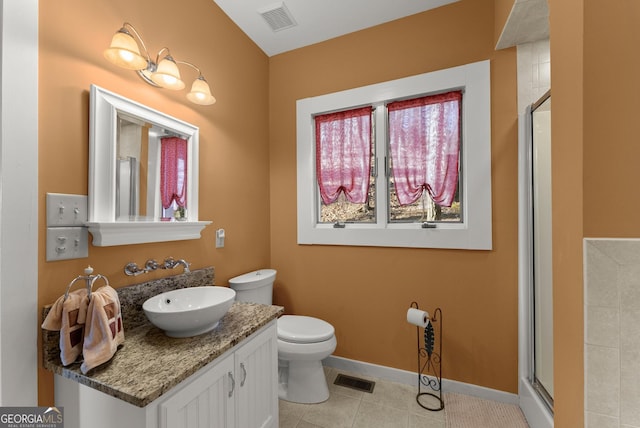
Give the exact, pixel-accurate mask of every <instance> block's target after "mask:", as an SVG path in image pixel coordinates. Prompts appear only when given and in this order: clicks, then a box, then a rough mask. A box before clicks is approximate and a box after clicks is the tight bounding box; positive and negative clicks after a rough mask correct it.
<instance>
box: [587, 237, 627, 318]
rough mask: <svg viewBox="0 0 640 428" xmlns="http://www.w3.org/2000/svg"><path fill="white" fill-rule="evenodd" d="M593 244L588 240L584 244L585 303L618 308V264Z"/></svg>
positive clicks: (593, 242)
mask: <svg viewBox="0 0 640 428" xmlns="http://www.w3.org/2000/svg"><path fill="white" fill-rule="evenodd" d="M600 242H602V241H600ZM595 243H596V241H593V240H588V241H587V244H586V275H585V283H586V295H585V298H584V300H585V303H586V304H587V305H589V306H605V307H610V308H618V307H619V293H618V264H617V263H616V262H615V261H614V260H613V259H612V258H611V257H608V256H607V255H606V254H605V253H604V252H603V251H602V250H601V249H600V248H599V247H598V246H597V245H596V244H595Z"/></svg>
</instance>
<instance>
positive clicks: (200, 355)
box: [43, 271, 284, 407]
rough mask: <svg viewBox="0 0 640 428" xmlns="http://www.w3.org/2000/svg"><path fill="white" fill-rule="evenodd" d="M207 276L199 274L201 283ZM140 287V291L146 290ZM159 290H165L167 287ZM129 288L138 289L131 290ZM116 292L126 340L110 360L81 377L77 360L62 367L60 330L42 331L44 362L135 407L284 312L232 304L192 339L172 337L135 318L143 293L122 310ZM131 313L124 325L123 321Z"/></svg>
mask: <svg viewBox="0 0 640 428" xmlns="http://www.w3.org/2000/svg"><path fill="white" fill-rule="evenodd" d="M196 274H197V272H196ZM182 276H185V278H183V279H184V280H185V281H188V280H189V277H188V274H183V275H182ZM207 278H208V277H207ZM207 278H204V281H205V282H206V281H207ZM211 278H212V271H211ZM165 281H166V280H165ZM211 283H212V282H209V284H211ZM145 285H146V287H144V288H145V289H147V288H150V287H149V286H148V284H145ZM183 286H184V285H183ZM124 288H125V289H126V288H129V287H124ZM172 288H173V287H172ZM177 288H180V287H177ZM162 290H163V291H166V286H165V287H164V288H163V289H162ZM127 291H128V290H127ZM131 291H133V292H134V293H138V290H136V289H133V288H132V289H131ZM159 292H162V291H159V289H158V288H156V289H152V290H151V291H149V293H147V294H150V295H154V294H158V293H159ZM122 293H125V295H122ZM118 294H119V296H121V298H120V300H121V305H122V313H123V324H124V327H125V343H124V345H123V346H122V347H121V348H120V349H119V350H118V351H117V352H116V354H115V355H114V357H113V358H112V359H111V360H110V361H109V362H107V363H105V364H103V365H101V366H99V367H96V368H95V369H93V370H91V371H89V372H88V373H87V374H86V375H83V374H82V372H81V371H80V363H79V362H76V363H73V364H71V365H69V366H67V367H64V366H63V365H62V363H61V361H60V356H59V348H57V342H56V336H57V337H58V338H59V334H58V333H57V332H55V333H53V332H47V331H46V330H43V364H44V367H45V368H46V369H48V370H50V371H53V372H54V373H56V374H59V375H61V376H63V377H66V378H69V379H72V380H75V381H77V382H79V383H81V384H84V385H87V386H89V387H91V388H94V389H97V390H99V391H102V392H104V393H106V394H108V395H111V396H113V397H116V398H119V399H121V400H124V401H126V402H128V403H131V404H133V405H135V406H138V407H144V406H146V405H148V404H149V403H151V402H152V401H153V400H155V399H157V398H158V397H160V396H161V395H162V394H164V393H165V392H167V391H169V390H170V389H171V388H173V387H174V386H176V385H177V384H179V383H180V382H181V381H183V380H185V379H186V378H187V377H189V376H190V375H192V374H193V373H195V372H197V371H198V370H199V369H201V368H202V367H204V366H205V365H207V364H208V363H210V362H212V361H213V360H215V359H216V358H218V357H219V356H221V355H222V354H224V353H225V352H226V351H227V350H229V349H231V348H232V347H234V346H235V345H237V344H238V343H240V342H241V341H242V340H244V339H246V338H247V337H248V336H250V335H251V334H252V333H254V332H256V331H257V330H259V329H260V328H261V327H263V326H265V325H266V324H268V323H269V322H270V321H271V320H274V319H276V318H277V317H278V316H280V315H281V314H282V313H283V311H284V308H282V307H280V306H269V305H260V304H255V303H243V302H235V303H234V304H233V306H232V307H231V309H229V311H228V312H227V313H226V314H225V316H224V317H223V318H222V319H221V320H220V323H219V325H218V327H216V328H215V329H214V330H212V331H210V332H208V333H205V334H202V335H199V336H195V337H189V338H171V337H168V336H166V335H165V334H164V333H163V332H162V330H160V329H158V328H157V327H155V326H153V325H152V324H151V323H150V322H149V321H147V320H146V317H144V314H143V317H144V318H141V317H139V316H137V317H135V315H136V314H135V309H136V308H139V306H138V305H141V303H140V300H142V299H145V300H146V297H145V296H146V295H145V296H139V297H138V298H137V302H134V303H132V304H131V306H132V307H130V308H126V306H127V305H128V303H125V302H129V299H128V297H127V294H126V291H122V290H121V289H118ZM138 294H139V293H138ZM139 310H140V312H141V311H142V309H141V308H139ZM45 313H46V309H45ZM132 316H134V318H133V319H130V324H129V327H128V323H127V319H128V318H132ZM56 348H57V349H56Z"/></svg>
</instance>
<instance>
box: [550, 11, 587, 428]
mask: <svg viewBox="0 0 640 428" xmlns="http://www.w3.org/2000/svg"><path fill="white" fill-rule="evenodd" d="M583 10H584V7H583V2H582V0H569V1H568V0H549V15H550V34H551V37H550V48H551V64H552V67H551V86H552V103H553V108H552V110H551V123H552V126H551V139H552V141H553V144H552V149H551V150H552V153H551V156H552V159H553V163H552V172H551V174H552V177H553V179H552V182H553V184H552V192H553V197H552V205H553V207H552V216H553V217H552V221H553V284H554V293H553V300H554V311H553V316H554V377H555V379H554V408H555V426H556V427H558V428H565V427H566V428H573V427H581V426H583V419H584V417H583V413H584V364H583V348H584V339H583V338H584V333H583V311H582V309H583V291H582V290H583V283H582V281H583V279H582V237H583V219H584V216H583V199H584V196H583V138H584V118H583V101H584V93H583V71H584V56H583V49H582V47H583V19H582V17H583ZM567 22H571V23H572V24H571V25H566V23H567Z"/></svg>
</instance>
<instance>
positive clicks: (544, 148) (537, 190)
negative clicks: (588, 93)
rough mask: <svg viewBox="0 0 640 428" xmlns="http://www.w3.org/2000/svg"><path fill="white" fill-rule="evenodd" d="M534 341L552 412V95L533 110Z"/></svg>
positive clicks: (539, 383) (538, 385) (540, 382)
mask: <svg viewBox="0 0 640 428" xmlns="http://www.w3.org/2000/svg"><path fill="white" fill-rule="evenodd" d="M531 125H532V126H531V128H532V129H531V132H532V135H531V137H532V139H531V141H532V144H531V164H532V165H531V175H532V176H531V199H532V200H531V206H532V222H531V223H532V224H531V226H532V227H531V229H532V230H531V237H532V240H531V242H532V246H533V248H532V251H531V254H532V256H533V257H532V264H533V266H532V269H531V272H532V276H533V278H532V290H531V297H532V299H531V308H530V309H531V314H532V318H533V319H532V320H531V321H532V323H531V325H532V328H533V331H532V332H531V333H532V335H531V336H532V339H533V365H532V366H533V367H532V368H533V373H531V381H532V384H533V386H534V388H535V389H536V390H537V391H538V393H539V394H540V396H541V398H542V399H543V400H544V401H545V402H546V403H547V405H548V406H549V408H550V409H551V410H553V270H552V240H551V237H552V223H551V94H550V92H547V94H545V95H544V96H543V97H542V98H541V99H540V100H539V101H538V102H537V103H535V104H534V105H533V106H532V108H531Z"/></svg>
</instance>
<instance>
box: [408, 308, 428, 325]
mask: <svg viewBox="0 0 640 428" xmlns="http://www.w3.org/2000/svg"><path fill="white" fill-rule="evenodd" d="M407 322H408V323H409V324H413V325H417V326H418V327H426V326H427V325H429V313H428V312H426V311H421V310H420V309H416V308H409V309H407Z"/></svg>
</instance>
